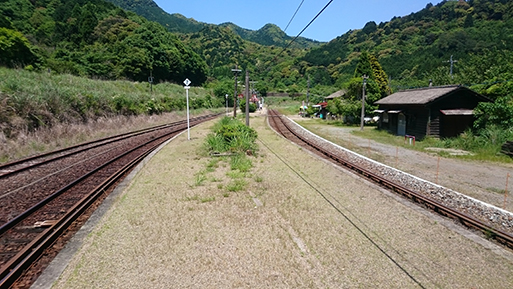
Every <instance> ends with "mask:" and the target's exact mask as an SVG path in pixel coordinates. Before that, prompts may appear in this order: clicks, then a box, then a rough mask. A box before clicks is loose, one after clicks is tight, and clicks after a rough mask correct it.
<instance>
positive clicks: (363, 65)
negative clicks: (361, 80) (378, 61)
mask: <svg viewBox="0 0 513 289" xmlns="http://www.w3.org/2000/svg"><path fill="white" fill-rule="evenodd" d="M363 75H367V76H368V77H369V78H371V79H374V73H373V70H372V66H371V63H370V57H369V53H368V52H367V51H363V52H362V53H361V54H360V59H359V60H358V64H357V65H356V69H355V70H354V75H353V77H362V76H363Z"/></svg>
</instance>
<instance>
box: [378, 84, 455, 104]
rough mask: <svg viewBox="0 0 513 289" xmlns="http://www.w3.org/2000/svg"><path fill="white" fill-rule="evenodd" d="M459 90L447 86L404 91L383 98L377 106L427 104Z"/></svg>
mask: <svg viewBox="0 0 513 289" xmlns="http://www.w3.org/2000/svg"><path fill="white" fill-rule="evenodd" d="M458 88H460V87H459V86H446V87H429V88H422V89H411V90H403V91H399V92H396V93H394V94H391V95H389V96H387V97H385V98H382V99H380V100H378V101H376V102H375V104H427V103H430V102H431V101H433V100H435V99H437V98H439V97H441V96H443V95H446V94H448V93H450V92H452V91H454V90H456V89H458Z"/></svg>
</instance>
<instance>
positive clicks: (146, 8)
mask: <svg viewBox="0 0 513 289" xmlns="http://www.w3.org/2000/svg"><path fill="white" fill-rule="evenodd" d="M106 1H108V2H111V3H113V4H114V5H117V6H119V7H121V8H123V9H126V10H128V11H132V12H135V13H136V14H138V15H140V16H142V17H145V18H146V19H148V20H150V21H155V22H158V23H160V24H161V25H163V26H164V27H166V28H167V29H168V30H169V31H170V32H174V33H183V34H188V33H196V32H199V31H200V30H202V29H203V28H205V27H206V26H208V25H217V24H210V23H205V22H201V21H198V20H195V19H193V18H187V17H186V16H184V15H182V14H180V13H168V12H166V11H164V10H163V9H162V8H160V7H159V6H158V4H157V3H155V2H154V1H153V0H138V1H135V0H106ZM218 26H221V27H229V28H230V29H232V30H233V31H234V32H235V33H237V34H238V35H239V36H241V37H242V39H244V40H248V41H251V42H255V43H258V44H261V45H267V46H271V45H274V46H278V47H285V46H287V45H288V44H289V42H290V41H292V39H294V37H292V36H288V35H287V34H286V33H285V32H283V30H282V29H281V28H279V27H278V26H277V25H275V24H272V23H267V24H265V25H264V26H262V28H260V29H259V30H251V29H246V28H242V27H240V26H238V25H236V24H235V23H232V22H225V23H221V24H219V25H218ZM270 28H271V29H270ZM322 43H324V42H321V41H317V40H313V39H309V38H305V37H298V39H296V41H294V43H293V47H294V48H311V47H317V46H319V45H321V44H322Z"/></svg>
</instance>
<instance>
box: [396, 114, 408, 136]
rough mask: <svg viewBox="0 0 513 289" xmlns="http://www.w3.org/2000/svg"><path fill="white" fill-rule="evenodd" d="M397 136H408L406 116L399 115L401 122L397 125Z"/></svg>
mask: <svg viewBox="0 0 513 289" xmlns="http://www.w3.org/2000/svg"><path fill="white" fill-rule="evenodd" d="M397 135H406V117H405V116H404V114H402V113H400V114H399V121H398V123H397Z"/></svg>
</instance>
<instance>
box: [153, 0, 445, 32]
mask: <svg viewBox="0 0 513 289" xmlns="http://www.w3.org/2000/svg"><path fill="white" fill-rule="evenodd" d="M154 1H155V2H156V3H157V4H158V5H159V6H160V8H162V9H164V11H166V12H168V13H170V14H173V13H180V14H182V15H184V16H185V17H187V18H194V19H195V20H197V21H201V22H206V23H213V24H221V23H224V22H233V23H235V24H236V25H238V26H240V27H243V28H247V29H251V30H258V29H260V28H261V27H262V26H264V25H265V24H267V23H273V24H276V25H278V26H279V27H280V28H281V29H282V30H284V29H285V27H286V26H287V24H288V23H289V21H290V19H291V17H292V15H294V12H295V11H296V9H297V7H298V6H299V4H300V3H301V0H274V1H272V0H252V1H250V0H242V1H240V0H238V1H237V0H187V1H184V0H154ZM328 2H329V0H304V2H303V5H302V7H301V9H300V10H299V12H298V13H297V15H296V17H295V18H294V20H293V21H292V23H291V24H290V26H289V28H288V29H287V31H286V33H287V34H288V35H290V36H296V35H297V34H298V33H299V32H300V31H301V30H302V29H303V28H304V27H305V26H306V25H307V24H308V23H309V22H310V21H311V20H312V19H313V18H314V17H315V15H317V13H319V11H321V10H322V8H323V7H324V6H325V5H326V4H327V3H328ZM439 2H440V1H429V0H394V1H390V0H388V1H386V0H367V1H343V0H334V1H333V2H332V3H331V4H330V6H329V7H328V8H327V9H326V10H325V11H324V12H323V13H322V14H321V15H320V16H319V18H317V20H316V21H315V22H313V23H312V25H310V27H309V28H308V29H307V30H305V32H303V34H301V36H304V37H307V38H311V39H315V40H319V41H329V40H332V39H334V38H336V37H337V36H340V35H342V34H344V33H346V32H347V31H349V30H351V29H353V30H354V29H361V28H363V26H364V25H365V23H367V22H369V21H374V22H376V23H377V24H379V23H380V22H386V21H389V20H390V19H392V17H394V16H406V15H408V14H410V13H412V12H417V11H419V10H421V9H423V8H424V7H426V4H428V3H433V4H435V5H436V4H437V3H439Z"/></svg>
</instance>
